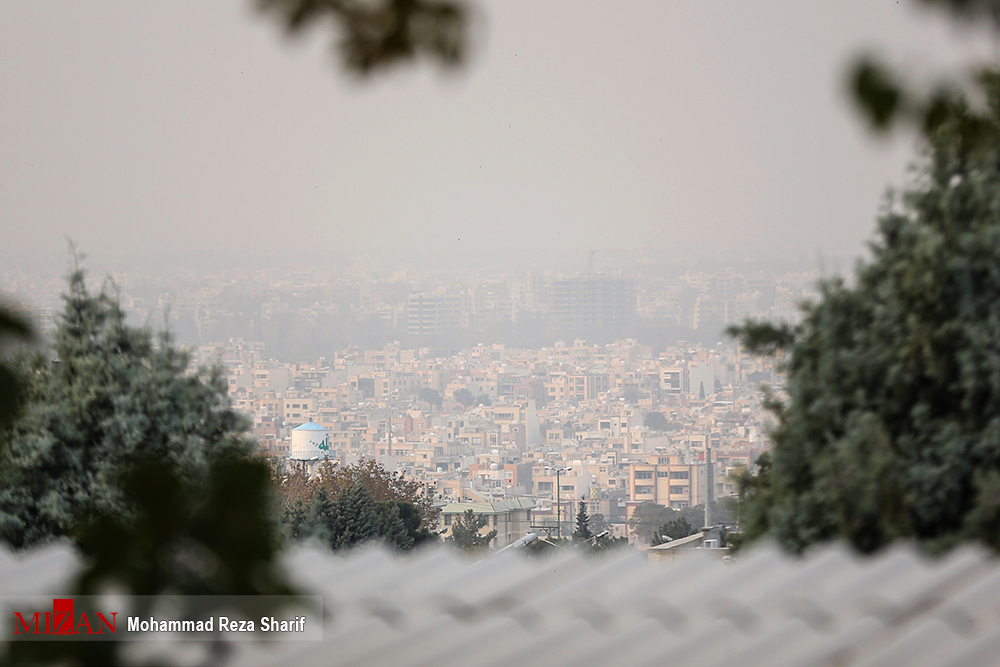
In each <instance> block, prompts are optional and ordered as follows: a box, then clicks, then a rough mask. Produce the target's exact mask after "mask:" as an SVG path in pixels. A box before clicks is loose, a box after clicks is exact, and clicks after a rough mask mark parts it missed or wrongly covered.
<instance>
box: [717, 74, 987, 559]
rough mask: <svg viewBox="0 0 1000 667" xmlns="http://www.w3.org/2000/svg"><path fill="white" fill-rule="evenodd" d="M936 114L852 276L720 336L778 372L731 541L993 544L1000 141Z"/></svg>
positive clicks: (864, 546)
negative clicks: (777, 391) (782, 319)
mask: <svg viewBox="0 0 1000 667" xmlns="http://www.w3.org/2000/svg"><path fill="white" fill-rule="evenodd" d="M986 88H987V92H988V95H987V100H986V101H987V103H988V104H987V107H986V108H988V112H989V114H990V115H991V118H992V119H993V122H994V123H995V126H1000V79H996V78H995V79H993V80H992V81H991V82H990V81H988V82H986ZM949 122H950V121H949ZM949 122H945V124H944V125H943V126H941V127H939V128H938V129H937V130H936V131H935V132H934V134H933V135H932V143H931V145H930V147H929V150H928V153H927V156H926V158H925V159H924V161H923V163H922V165H921V166H920V170H919V172H918V173H917V177H916V178H915V179H914V180H913V182H912V184H911V186H910V187H909V189H908V190H907V191H906V192H905V193H904V194H903V196H902V197H901V198H898V199H895V198H894V199H892V200H890V201H889V202H888V203H887V205H886V207H885V210H884V211H883V213H882V215H881V218H880V220H879V225H878V236H877V239H876V241H875V242H874V243H873V244H872V246H871V248H872V258H871V261H870V262H869V263H868V264H866V265H862V266H859V268H858V271H857V273H856V277H855V280H854V281H853V282H852V283H851V284H848V283H847V282H845V281H843V280H829V281H826V282H825V283H823V284H822V285H821V296H820V300H819V301H818V302H817V303H815V304H812V305H810V306H808V307H807V308H806V310H805V317H804V320H803V322H802V324H801V325H800V326H798V327H796V328H789V327H784V328H773V327H767V326H761V325H755V324H752V323H748V324H747V325H745V326H744V327H742V328H740V329H737V330H736V331H735V333H737V334H738V335H739V336H740V338H741V339H742V342H743V343H744V344H746V345H747V346H749V347H750V348H752V349H756V350H758V351H760V352H762V353H770V354H778V355H784V357H783V358H784V360H785V361H784V364H785V370H786V372H787V382H786V385H785V392H786V393H787V396H788V399H787V401H786V402H784V403H782V402H779V401H778V400H776V399H775V398H773V397H772V398H771V399H770V403H769V404H770V405H771V407H772V408H773V409H774V411H775V412H776V413H777V414H778V416H779V424H778V426H777V428H776V429H775V430H774V431H773V433H772V439H773V441H774V448H773V451H772V453H771V455H770V456H765V457H761V460H759V461H758V466H759V473H758V474H757V475H756V476H749V475H747V476H744V477H743V479H742V482H741V485H742V486H741V488H742V494H743V499H742V502H741V519H742V521H743V525H744V539H755V538H758V537H762V536H765V535H767V536H770V537H772V538H774V539H776V540H777V541H779V542H780V543H781V544H783V545H784V546H786V547H787V548H788V549H790V550H792V551H796V552H798V551H802V550H804V549H806V548H807V547H808V546H809V545H811V544H813V543H816V542H819V541H823V540H830V539H835V538H841V539H845V540H848V541H849V542H851V543H852V544H854V546H855V547H856V548H857V549H859V550H860V551H863V552H870V551H874V550H876V549H879V548H881V547H883V546H884V545H886V544H888V543H889V542H892V541H893V540H896V539H914V540H917V541H919V542H921V543H923V544H924V545H925V546H926V547H927V548H928V549H931V550H940V549H944V548H947V547H949V546H951V545H953V544H955V543H957V542H959V541H961V540H964V539H978V540H982V541H984V542H986V543H987V544H990V545H991V546H993V547H994V548H997V549H1000V534H998V533H997V532H996V531H995V530H994V529H993V526H995V525H997V523H998V520H1000V500H998V497H1000V496H998V495H997V494H996V493H995V490H996V489H997V488H1000V342H998V341H1000V336H998V322H1000V271H998V268H997V267H1000V216H998V215H997V211H998V210H1000V137H998V136H997V135H996V134H993V135H984V136H983V137H981V141H979V142H973V143H971V144H970V143H969V142H968V141H966V139H967V137H965V136H964V134H963V132H964V130H963V129H962V127H961V126H960V125H950V124H949Z"/></svg>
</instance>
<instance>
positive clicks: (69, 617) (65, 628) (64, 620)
mask: <svg viewBox="0 0 1000 667" xmlns="http://www.w3.org/2000/svg"><path fill="white" fill-rule="evenodd" d="M95 616H96V618H92V619H91V618H88V617H87V614H86V613H84V612H80V616H79V617H77V616H75V615H74V614H73V599H72V598H55V599H53V600H52V611H36V612H35V613H34V615H33V616H32V617H31V618H30V619H28V620H27V621H25V620H24V617H23V616H21V613H20V612H16V611H15V612H14V634H15V635H19V634H31V635H39V634H41V635H103V634H104V631H105V630H108V631H110V632H111V634H114V633H115V622H116V621H117V616H118V612H117V611H113V612H111V613H110V616H111V620H110V621H109V620H108V617H107V616H106V615H104V614H102V613H100V612H97V613H96V614H95ZM91 620H93V621H94V623H96V626H95V625H92V624H91ZM102 627H103V629H102Z"/></svg>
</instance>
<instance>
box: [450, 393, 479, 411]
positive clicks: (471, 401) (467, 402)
mask: <svg viewBox="0 0 1000 667" xmlns="http://www.w3.org/2000/svg"><path fill="white" fill-rule="evenodd" d="M452 398H454V399H455V401H456V402H458V403H461V404H462V405H464V406H465V407H467V408H471V407H472V406H473V405H475V404H476V397H475V396H473V395H472V392H471V391H469V390H468V389H456V390H455V393H453V394H452Z"/></svg>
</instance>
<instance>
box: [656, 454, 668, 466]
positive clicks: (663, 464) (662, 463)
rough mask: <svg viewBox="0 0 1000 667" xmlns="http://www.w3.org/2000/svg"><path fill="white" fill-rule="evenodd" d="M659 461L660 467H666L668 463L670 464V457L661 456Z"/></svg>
mask: <svg viewBox="0 0 1000 667" xmlns="http://www.w3.org/2000/svg"><path fill="white" fill-rule="evenodd" d="M657 460H658V461H659V463H660V465H661V466H665V465H667V464H668V463H670V457H668V456H661V457H660V458H659V459H657Z"/></svg>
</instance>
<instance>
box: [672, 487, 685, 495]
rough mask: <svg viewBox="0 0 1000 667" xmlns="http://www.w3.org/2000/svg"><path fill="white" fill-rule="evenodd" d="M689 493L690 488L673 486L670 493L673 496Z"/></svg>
mask: <svg viewBox="0 0 1000 667" xmlns="http://www.w3.org/2000/svg"><path fill="white" fill-rule="evenodd" d="M687 492H688V487H686V486H671V487H670V493H671V494H675V493H687Z"/></svg>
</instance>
